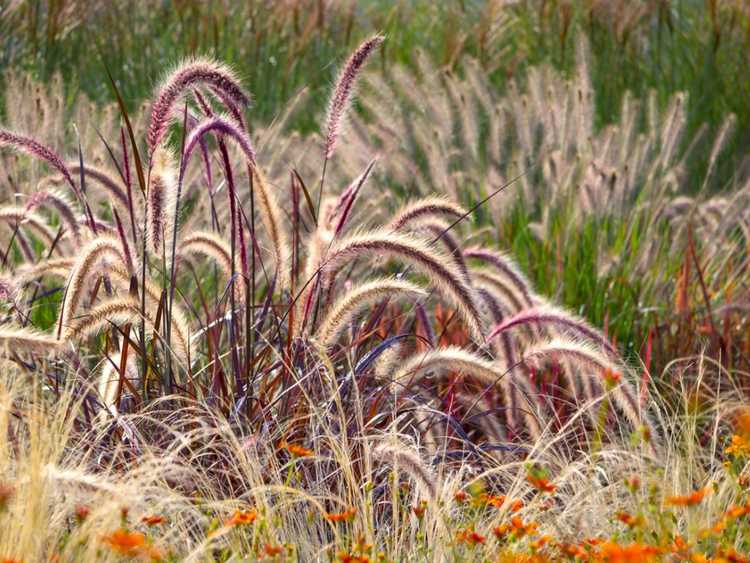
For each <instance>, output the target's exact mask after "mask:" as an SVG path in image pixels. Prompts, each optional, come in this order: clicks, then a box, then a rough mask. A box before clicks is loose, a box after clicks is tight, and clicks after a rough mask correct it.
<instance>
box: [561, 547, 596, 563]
mask: <svg viewBox="0 0 750 563" xmlns="http://www.w3.org/2000/svg"><path fill="white" fill-rule="evenodd" d="M559 548H560V551H562V552H563V554H564V555H567V556H568V557H572V558H576V557H577V558H578V559H581V560H583V561H585V560H586V559H588V557H589V552H588V551H586V550H585V549H584V548H583V547H581V546H580V545H576V544H573V543H565V544H561V545H559Z"/></svg>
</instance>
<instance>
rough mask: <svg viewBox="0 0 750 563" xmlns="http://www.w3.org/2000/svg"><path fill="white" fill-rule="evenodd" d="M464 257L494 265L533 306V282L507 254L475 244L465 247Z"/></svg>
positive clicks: (528, 304)
mask: <svg viewBox="0 0 750 563" xmlns="http://www.w3.org/2000/svg"><path fill="white" fill-rule="evenodd" d="M464 258H475V259H477V260H481V261H482V262H486V263H487V264H490V265H491V266H493V267H494V268H495V269H497V270H498V271H499V272H500V273H501V274H503V275H504V276H505V277H507V278H508V280H509V281H510V282H511V283H512V284H513V285H515V286H516V288H518V291H520V292H521V294H522V295H523V298H524V301H525V302H526V305H527V306H528V307H531V306H533V304H534V302H533V299H532V297H531V284H530V283H529V282H528V280H527V279H526V277H525V276H524V275H523V273H521V271H520V270H519V269H518V266H516V264H515V263H514V262H513V261H512V260H511V259H510V258H508V257H507V256H506V255H505V254H503V253H501V252H497V251H495V250H491V249H488V248H482V247H478V246H473V247H470V248H466V249H464Z"/></svg>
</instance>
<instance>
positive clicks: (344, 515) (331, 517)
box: [325, 506, 357, 522]
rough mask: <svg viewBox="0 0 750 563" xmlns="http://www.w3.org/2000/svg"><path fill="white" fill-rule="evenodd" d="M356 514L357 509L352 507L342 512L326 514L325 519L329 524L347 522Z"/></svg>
mask: <svg viewBox="0 0 750 563" xmlns="http://www.w3.org/2000/svg"><path fill="white" fill-rule="evenodd" d="M356 514H357V509H356V508H354V507H353V506H352V507H350V508H348V509H347V510H344V512H326V513H325V519H326V520H328V521H329V522H349V521H351V520H354V517H355V516H356Z"/></svg>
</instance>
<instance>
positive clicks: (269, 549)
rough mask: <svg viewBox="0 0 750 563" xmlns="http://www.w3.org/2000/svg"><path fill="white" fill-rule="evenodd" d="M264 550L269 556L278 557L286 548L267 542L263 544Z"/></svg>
mask: <svg viewBox="0 0 750 563" xmlns="http://www.w3.org/2000/svg"><path fill="white" fill-rule="evenodd" d="M263 551H264V552H265V553H266V555H268V556H269V557H276V556H277V555H281V554H282V553H283V552H284V548H283V547H281V546H280V545H271V544H270V543H267V544H266V545H264V546H263Z"/></svg>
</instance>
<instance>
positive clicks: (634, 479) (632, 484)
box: [625, 475, 641, 493]
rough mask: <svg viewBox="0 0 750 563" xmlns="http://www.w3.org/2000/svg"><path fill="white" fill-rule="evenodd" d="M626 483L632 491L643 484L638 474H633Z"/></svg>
mask: <svg viewBox="0 0 750 563" xmlns="http://www.w3.org/2000/svg"><path fill="white" fill-rule="evenodd" d="M625 484H626V485H627V486H628V489H630V492H631V493H634V492H635V491H637V490H638V488H639V487H640V486H641V478H640V477H638V475H631V476H630V477H628V478H627V479H625Z"/></svg>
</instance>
